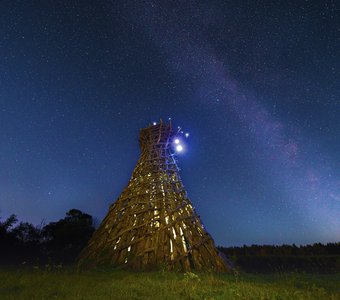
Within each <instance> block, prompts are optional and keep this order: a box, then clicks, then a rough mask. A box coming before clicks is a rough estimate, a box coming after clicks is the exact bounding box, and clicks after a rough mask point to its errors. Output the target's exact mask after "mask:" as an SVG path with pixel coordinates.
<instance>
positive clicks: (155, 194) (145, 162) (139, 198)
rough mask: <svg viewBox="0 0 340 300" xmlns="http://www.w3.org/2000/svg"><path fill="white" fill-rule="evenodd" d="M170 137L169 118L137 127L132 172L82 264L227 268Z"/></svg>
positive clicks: (95, 235) (79, 262) (217, 269)
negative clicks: (191, 196) (183, 177)
mask: <svg viewBox="0 0 340 300" xmlns="http://www.w3.org/2000/svg"><path fill="white" fill-rule="evenodd" d="M173 139H174V132H173V130H172V126H171V123H168V124H164V123H162V121H161V122H160V123H159V124H156V125H151V126H149V127H147V128H144V129H141V131H140V140H139V142H140V147H141V150H142V153H141V156H140V158H139V160H138V162H137V165H136V167H135V169H134V171H133V174H132V177H131V179H130V181H129V183H128V186H127V187H126V188H125V189H124V191H123V192H122V194H121V195H120V196H119V198H118V200H117V201H116V202H115V203H113V204H112V205H111V207H110V209H109V212H108V214H107V215H106V217H105V219H104V220H103V222H102V223H101V225H100V226H99V228H98V230H97V231H96V232H95V233H94V235H93V236H92V238H91V239H90V241H89V243H88V245H87V246H86V247H85V249H84V250H83V251H82V252H81V254H80V256H79V259H78V265H79V266H80V267H82V268H93V267H96V266H108V265H110V266H126V267H130V268H133V269H153V268H159V267H162V268H166V269H169V270H181V271H189V270H213V271H226V270H227V269H228V267H227V265H226V264H225V262H224V260H223V259H222V258H221V257H220V255H219V253H218V251H217V249H216V248H215V246H214V242H213V240H212V238H211V236H210V235H209V234H208V233H207V232H206V231H205V229H204V227H203V225H202V223H201V221H200V218H199V216H198V215H197V214H196V212H195V210H194V208H193V206H192V204H191V202H190V200H189V199H188V197H187V194H186V192H185V190H184V187H183V184H182V182H181V179H180V177H179V174H178V167H177V165H176V160H175V158H174V155H173V154H172V153H171V143H172V140H173Z"/></svg>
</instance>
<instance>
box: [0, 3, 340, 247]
mask: <svg viewBox="0 0 340 300" xmlns="http://www.w3.org/2000/svg"><path fill="white" fill-rule="evenodd" d="M0 11H1V12H2V14H1V18H0V128H1V130H0V217H1V218H2V219H3V218H6V217H7V216H8V215H9V214H11V213H15V214H17V216H18V218H19V219H20V220H23V221H29V222H32V223H34V224H39V223H40V222H41V221H42V220H45V222H50V221H56V220H58V219H60V218H62V217H64V215H65V212H66V211H68V210H69V209H71V208H77V209H80V210H82V211H85V212H87V213H90V214H91V215H93V216H95V217H96V218H97V219H98V220H99V221H100V220H101V219H102V218H103V217H104V216H105V214H106V212H107V211H108V207H109V205H110V204H111V203H112V202H113V201H115V199H117V197H118V196H119V194H120V193H121V191H122V189H123V188H124V187H125V186H126V184H127V182H128V180H129V178H130V176H131V174H132V171H133V168H134V166H135V164H136V162H137V159H138V157H139V153H140V150H139V146H138V135H139V129H140V128H143V127H146V126H147V125H148V124H150V123H152V122H153V121H158V120H159V119H160V118H163V119H164V120H167V119H168V118H169V117H171V118H172V121H173V124H174V125H176V126H181V127H182V128H183V129H184V130H185V131H186V132H189V133H190V137H189V138H188V139H187V140H186V151H185V153H182V154H181V155H178V160H179V167H180V168H181V171H180V174H181V177H182V180H183V183H184V185H185V187H186V190H187V192H188V196H189V198H190V200H191V201H192V202H193V205H194V206H195V208H196V210H197V212H198V214H199V215H200V216H201V218H202V221H203V223H204V224H205V226H206V228H207V230H208V232H210V233H211V235H212V236H213V238H214V239H215V242H216V244H218V245H222V246H237V245H243V244H247V245H249V244H282V243H296V244H297V245H300V244H307V243H314V242H323V243H327V242H339V241H340V155H339V154H340V97H339V96H340V92H339V88H340V76H339V67H340V49H339V48H340V47H339V28H340V18H339V5H338V6H337V4H336V1H335V0H334V1H327V0H326V1H233V0H230V1H191V0H188V1H129V0H124V1H119V0H118V1H106V0H97V1H85V0H84V1H74V0H67V1H63V0H60V1H52V0H44V1H38V0H37V1H19V0H3V1H1V2H0Z"/></svg>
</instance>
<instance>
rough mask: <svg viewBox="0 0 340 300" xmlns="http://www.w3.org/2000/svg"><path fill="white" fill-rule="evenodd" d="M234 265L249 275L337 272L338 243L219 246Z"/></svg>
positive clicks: (339, 268) (339, 252) (339, 245)
mask: <svg viewBox="0 0 340 300" xmlns="http://www.w3.org/2000/svg"><path fill="white" fill-rule="evenodd" d="M219 250H220V251H221V252H222V253H224V254H225V255H226V256H227V257H228V258H229V259H231V260H232V261H233V263H234V264H235V265H236V266H238V267H239V268H241V269H242V270H244V271H247V272H252V273H272V272H310V273H315V272H317V273H337V272H340V243H328V244H326V245H323V244H320V243H315V244H313V245H305V246H299V247H298V246H296V245H295V244H293V245H281V246H270V245H262V246H259V245H251V246H243V247H229V248H224V247H219Z"/></svg>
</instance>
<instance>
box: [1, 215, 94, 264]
mask: <svg viewBox="0 0 340 300" xmlns="http://www.w3.org/2000/svg"><path fill="white" fill-rule="evenodd" d="M94 230H95V228H94V220H93V218H92V216H90V215H88V214H86V213H83V212H81V211H80V210H77V209H71V210H70V211H68V212H67V213H66V216H65V217H64V218H63V219H60V220H59V221H58V222H51V223H49V224H47V225H41V226H34V225H32V224H30V223H27V222H20V223H18V219H17V217H16V216H15V215H11V216H10V217H9V218H8V219H7V220H5V221H0V264H1V265H13V264H46V263H54V264H68V263H72V262H74V260H75V258H76V257H77V255H78V254H79V252H80V251H81V249H82V248H83V247H84V246H85V245H86V243H87V241H88V240H89V238H90V237H91V235H92V234H93V232H94Z"/></svg>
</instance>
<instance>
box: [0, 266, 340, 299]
mask: <svg viewBox="0 0 340 300" xmlns="http://www.w3.org/2000/svg"><path fill="white" fill-rule="evenodd" d="M0 299H1V300H2V299H13V300H14V299H15V300H18V299H25V300H28V299H79V300H80V299H84V300H85V299H207V300H208V299H209V300H212V299H268V300H269V299H282V300H286V299H315V300H316V299H317V300H322V299H325V300H326V299H327V300H329V299H331V300H335V299H340V274H332V275H317V274H298V273H290V274H285V273H281V274H279V273H276V274H271V275H268V274H267V275H263V274H262V275H257V274H246V273H236V274H212V273H205V274H202V273H190V272H189V273H185V274H181V273H173V272H166V271H157V272H132V271H123V270H105V269H102V270H96V271H89V272H81V273H79V272H77V271H76V270H75V269H72V268H63V267H59V268H57V267H56V268H51V267H49V266H47V267H44V268H38V267H35V268H34V267H27V268H17V269H6V270H2V271H0Z"/></svg>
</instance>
